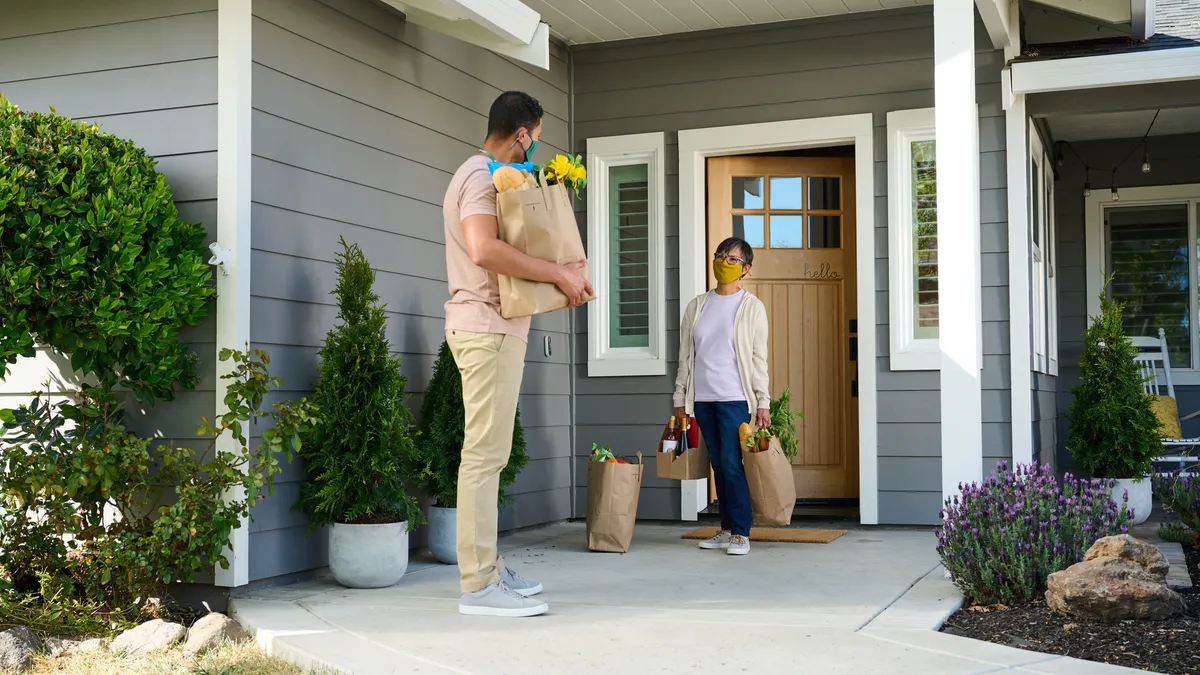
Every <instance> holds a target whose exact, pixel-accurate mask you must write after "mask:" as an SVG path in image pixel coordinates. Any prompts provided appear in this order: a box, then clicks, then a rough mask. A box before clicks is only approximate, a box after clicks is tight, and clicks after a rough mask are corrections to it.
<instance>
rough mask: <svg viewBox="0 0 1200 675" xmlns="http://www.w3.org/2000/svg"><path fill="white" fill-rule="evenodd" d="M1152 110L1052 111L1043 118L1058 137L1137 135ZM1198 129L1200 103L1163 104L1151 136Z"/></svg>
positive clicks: (1081, 138) (1082, 138)
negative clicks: (1067, 113)
mask: <svg viewBox="0 0 1200 675" xmlns="http://www.w3.org/2000/svg"><path fill="white" fill-rule="evenodd" d="M1154 113H1155V111H1154V110H1136V111H1125V112H1104V113H1083V114H1074V115H1056V116H1050V117H1048V118H1047V123H1048V124H1049V125H1050V130H1051V131H1052V132H1053V134H1054V138H1055V139H1057V140H1060V141H1093V140H1099V139H1105V138H1141V137H1142V135H1143V134H1145V133H1146V129H1147V128H1148V127H1149V126H1150V122H1151V120H1154ZM1192 133H1200V107H1195V108H1167V109H1164V110H1163V111H1162V112H1161V113H1159V115H1158V119H1157V120H1156V121H1154V129H1153V130H1152V131H1151V132H1150V135H1151V136H1174V135H1177V134H1192Z"/></svg>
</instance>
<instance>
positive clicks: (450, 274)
mask: <svg viewBox="0 0 1200 675" xmlns="http://www.w3.org/2000/svg"><path fill="white" fill-rule="evenodd" d="M487 163H488V160H487V158H486V157H484V156H483V155H481V154H476V155H473V156H472V157H471V158H469V159H468V160H467V161H465V162H463V163H462V166H460V167H458V171H456V172H454V176H453V177H452V178H451V179H450V187H448V188H447V189H446V197H445V199H444V200H443V201H442V216H443V219H444V221H445V228H446V280H447V281H448V282H449V286H450V301H449V302H447V303H446V329H447V330H462V331H468V332H471V333H503V334H505V335H512V336H514V337H517V338H520V339H521V340H524V341H526V342H528V341H529V317H527V316H526V317H521V318H517V319H505V318H504V317H502V316H500V281H499V279H498V278H497V277H496V275H495V274H493V273H492V272H489V271H487V270H485V269H484V268H482V267H480V266H479V265H476V264H475V262H474V261H472V260H471V256H470V255H469V254H468V253H467V242H466V237H465V236H464V234H463V226H462V221H463V219H465V218H468V217H470V216H478V215H488V216H495V215H496V186H495V184H493V183H492V174H491V172H490V171H488V168H487Z"/></svg>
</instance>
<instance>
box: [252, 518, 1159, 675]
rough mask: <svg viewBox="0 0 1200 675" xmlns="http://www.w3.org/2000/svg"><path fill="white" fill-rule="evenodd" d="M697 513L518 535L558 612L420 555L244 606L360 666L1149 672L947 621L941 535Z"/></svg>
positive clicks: (373, 674) (517, 563)
mask: <svg viewBox="0 0 1200 675" xmlns="http://www.w3.org/2000/svg"><path fill="white" fill-rule="evenodd" d="M688 529H689V528H688V527H685V526H683V525H644V524H639V525H638V530H637V535H636V536H635V539H634V545H633V550H632V551H630V552H629V553H628V554H626V555H614V554H601V553H590V552H588V551H587V550H586V546H585V537H584V527H583V525H582V524H562V525H556V526H553V527H549V528H545V529H540V530H535V531H530V532H523V533H519V534H516V535H513V536H511V537H507V538H505V539H503V540H502V542H501V548H502V550H503V551H504V555H505V558H506V560H507V561H508V562H509V564H511V565H512V566H513V568H514V569H516V570H517V571H519V572H520V573H522V574H523V575H525V576H527V577H530V578H534V579H537V580H539V581H541V582H542V583H543V584H544V585H545V587H546V593H545V594H544V595H543V596H542V597H544V598H545V600H546V601H547V602H548V603H549V604H550V613H549V614H547V615H545V616H542V617H536V618H532V619H493V618H481V617H464V616H460V615H459V614H458V613H457V598H458V573H457V569H456V568H453V567H447V566H442V565H436V564H430V563H424V562H418V561H414V562H413V563H412V564H410V567H409V573H408V574H407V575H406V576H405V577H404V580H403V581H402V582H401V583H400V584H399V585H397V586H395V587H393V588H389V589H384V590H374V591H355V590H348V589H344V588H341V587H340V586H338V585H336V584H335V583H334V582H333V581H332V579H320V580H316V581H312V582H308V583H302V584H296V585H292V586H285V587H281V588H274V589H268V590H263V591H258V592H254V593H251V594H248V595H246V596H244V597H241V598H237V599H235V600H233V602H232V607H231V611H232V613H233V614H234V615H235V616H236V617H237V618H238V620H240V621H241V622H242V623H243V624H244V625H246V626H247V627H248V628H249V629H251V630H252V631H253V632H254V633H255V634H256V636H257V638H258V640H259V642H260V643H261V644H262V645H263V646H264V647H265V648H266V649H267V650H268V651H270V652H271V653H273V654H276V655H279V656H282V657H284V658H288V659H291V660H293V661H296V662H298V663H301V664H302V665H314V666H325V667H327V668H330V669H331V670H333V671H334V672H343V673H351V674H354V675H384V674H388V675H391V674H401V673H405V674H406V673H421V674H430V675H448V674H451V673H453V674H456V675H485V674H486V675H493V674H495V675H502V674H503V675H591V674H593V673H594V674H597V675H598V674H604V675H613V674H619V675H625V674H628V675H637V674H641V673H661V674H667V675H674V674H682V673H703V674H704V675H710V674H712V675H719V674H724V673H750V672H757V673H769V674H772V675H774V674H775V673H814V674H821V675H826V674H828V675H838V674H843V673H844V674H847V675H870V674H874V673H879V674H884V673H887V674H892V673H894V674H897V675H900V674H907V673H911V674H913V675H938V674H943V673H944V674H945V675H959V674H962V675H968V674H980V673H999V672H1005V673H1025V674H1034V675H1037V674H1041V675H1085V674H1090V673H1096V674H1101V673H1119V672H1137V671H1131V670H1126V669H1123V668H1115V667H1111V666H1104V665H1100V664H1093V663H1088V662H1083V661H1076V660H1073V659H1067V658H1061V657H1054V656H1048V655H1045V654H1038V653H1034V652H1026V651H1021V650H1018V649H1012V648H1008V647H1002V646H999V645H992V644H987V643H981V642H977V641H974V640H969V639H966V638H959V637H954V636H950V635H945V634H941V633H936V632H934V628H936V627H937V626H939V625H940V624H941V622H942V620H943V619H944V618H945V617H946V616H947V615H949V614H950V613H951V612H953V611H954V610H955V609H956V608H957V606H958V604H959V602H960V599H959V597H958V595H957V593H956V592H955V591H954V588H953V587H952V586H951V585H950V584H949V582H948V581H947V580H946V578H945V574H944V572H942V570H941V568H940V567H939V566H938V560H937V555H936V553H935V552H934V548H933V547H934V538H933V535H932V533H930V532H919V531H911V530H882V529H856V530H851V531H850V532H849V533H848V534H847V535H846V536H844V537H842V538H841V539H838V540H837V541H835V542H833V543H832V544H826V545H821V544H766V543H760V542H755V543H754V550H753V551H752V552H751V554H750V555H749V556H745V557H735V556H727V555H724V554H723V553H720V552H712V551H701V550H699V549H697V548H696V543H695V542H693V541H683V540H681V539H680V538H679V537H680V536H681V535H682V534H683V533H685V532H687V531H688Z"/></svg>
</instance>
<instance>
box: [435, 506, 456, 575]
mask: <svg viewBox="0 0 1200 675" xmlns="http://www.w3.org/2000/svg"><path fill="white" fill-rule="evenodd" d="M427 531H428V533H429V552H430V553H432V554H433V557H434V558H436V559H437V561H438V562H440V563H443V564H446V565H457V564H458V509H443V508H440V507H437V506H430V507H429V528H428V530H427Z"/></svg>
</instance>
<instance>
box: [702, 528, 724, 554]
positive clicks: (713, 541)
mask: <svg viewBox="0 0 1200 675" xmlns="http://www.w3.org/2000/svg"><path fill="white" fill-rule="evenodd" d="M700 548H703V549H708V550H713V549H718V548H729V532H728V531H725V532H718V533H716V534H714V535H713V536H711V537H709V538H708V539H705V540H704V541H702V542H700Z"/></svg>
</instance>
